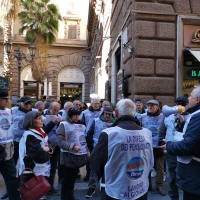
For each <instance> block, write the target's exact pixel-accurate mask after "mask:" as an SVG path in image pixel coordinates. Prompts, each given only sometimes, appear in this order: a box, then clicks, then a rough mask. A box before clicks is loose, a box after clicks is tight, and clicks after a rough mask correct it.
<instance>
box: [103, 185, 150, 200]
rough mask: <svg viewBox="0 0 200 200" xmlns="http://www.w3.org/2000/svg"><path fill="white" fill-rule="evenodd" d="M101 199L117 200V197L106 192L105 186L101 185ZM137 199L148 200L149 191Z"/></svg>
mask: <svg viewBox="0 0 200 200" xmlns="http://www.w3.org/2000/svg"><path fill="white" fill-rule="evenodd" d="M101 200H115V198H112V197H110V196H108V195H107V194H106V191H105V188H104V187H101ZM116 200H117V199H116ZM136 200H147V193H145V194H144V195H142V196H141V197H139V198H138V199H136Z"/></svg>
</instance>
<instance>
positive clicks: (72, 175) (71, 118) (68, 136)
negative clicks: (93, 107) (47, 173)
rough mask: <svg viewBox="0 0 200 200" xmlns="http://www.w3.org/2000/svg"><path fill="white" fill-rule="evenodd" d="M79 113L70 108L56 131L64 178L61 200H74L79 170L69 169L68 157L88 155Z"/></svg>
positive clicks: (77, 110)
mask: <svg viewBox="0 0 200 200" xmlns="http://www.w3.org/2000/svg"><path fill="white" fill-rule="evenodd" d="M80 113H81V111H80V110H79V109H77V108H71V109H70V110H69V112H68V117H67V120H66V121H62V122H61V123H60V125H59V127H58V129H57V130H56V132H57V134H58V146H59V147H60V150H61V154H60V165H61V166H62V169H63V172H65V173H64V178H63V180H62V186H61V199H62V200H75V199H76V198H75V197H74V184H75V180H76V175H77V172H78V170H79V168H76V167H72V166H70V167H69V164H70V163H69V162H70V155H71V154H73V155H78V156H79V155H80V156H81V155H84V154H88V149H87V144H86V139H85V130H86V127H85V125H84V124H82V122H81V121H79V115H80Z"/></svg>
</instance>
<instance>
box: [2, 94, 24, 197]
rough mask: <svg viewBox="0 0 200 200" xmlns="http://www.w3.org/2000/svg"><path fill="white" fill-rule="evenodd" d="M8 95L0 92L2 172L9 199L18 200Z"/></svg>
mask: <svg viewBox="0 0 200 200" xmlns="http://www.w3.org/2000/svg"><path fill="white" fill-rule="evenodd" d="M8 98H9V97H8V93H7V92H6V91H2V90H1V91H0V129H1V131H0V172H1V174H2V176H3V178H4V181H5V184H6V189H7V192H8V197H9V199H12V200H18V199H21V198H20V194H19V192H18V191H17V188H18V187H19V186H18V179H17V178H16V173H17V171H16V168H15V163H14V159H13V152H14V146H13V137H12V130H11V111H10V109H8V108H6V105H7V104H8Z"/></svg>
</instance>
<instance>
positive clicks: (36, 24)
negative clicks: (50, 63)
mask: <svg viewBox="0 0 200 200" xmlns="http://www.w3.org/2000/svg"><path fill="white" fill-rule="evenodd" d="M49 2H50V0H21V1H20V6H21V7H22V10H23V11H22V12H20V13H19V14H18V17H19V20H20V22H21V24H22V28H20V30H19V33H20V34H23V33H24V32H26V35H25V41H26V42H28V43H31V42H34V43H35V46H36V47H37V50H36V55H35V59H34V68H33V78H34V79H35V80H37V81H41V80H43V79H44V77H42V75H41V70H42V69H43V70H44V71H45V72H46V70H47V55H48V54H47V51H48V49H49V45H52V44H53V43H54V42H55V41H56V34H57V32H58V23H59V20H62V18H61V15H60V13H59V10H58V9H57V7H56V5H54V4H50V3H49Z"/></svg>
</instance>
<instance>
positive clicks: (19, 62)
mask: <svg viewBox="0 0 200 200" xmlns="http://www.w3.org/2000/svg"><path fill="white" fill-rule="evenodd" d="M20 90H21V60H20V59H19V60H18V99H20Z"/></svg>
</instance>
